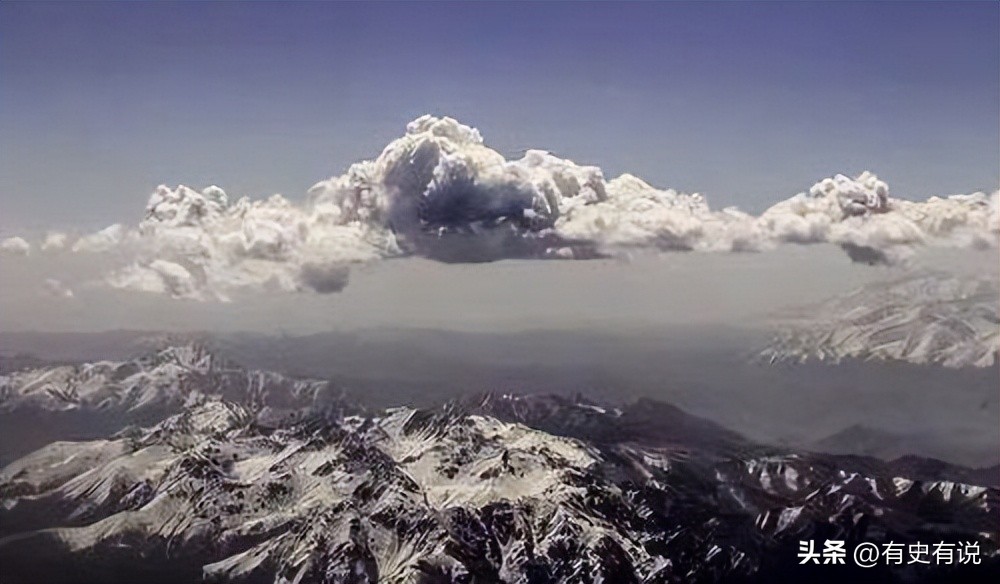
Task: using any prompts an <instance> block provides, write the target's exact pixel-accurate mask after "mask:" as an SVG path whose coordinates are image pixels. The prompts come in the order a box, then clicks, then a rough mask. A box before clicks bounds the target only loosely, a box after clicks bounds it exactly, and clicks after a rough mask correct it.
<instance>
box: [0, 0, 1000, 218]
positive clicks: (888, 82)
mask: <svg viewBox="0 0 1000 584" xmlns="http://www.w3.org/2000/svg"><path fill="white" fill-rule="evenodd" d="M423 113H434V114H439V115H451V116H453V117H456V118H458V119H460V120H462V121H464V122H465V123H468V124H471V125H474V126H476V127H478V128H480V130H481V131H482V132H483V134H484V136H485V137H486V140H487V141H488V143H489V144H490V145H492V146H493V147H495V148H497V149H498V150H500V151H501V152H506V153H510V154H514V153H518V152H519V151H521V150H523V149H525V148H544V149H548V150H551V151H553V152H555V153H556V154H559V155H561V156H564V157H568V158H571V159H574V160H576V161H577V162H580V163H588V164H597V165H599V166H601V167H603V168H604V169H605V173H606V175H608V176H609V177H610V176H614V175H616V174H618V173H621V172H631V173H633V174H636V175H638V176H640V177H643V178H645V179H646V180H648V181H649V182H651V183H653V184H654V185H657V186H661V187H667V186H671V187H675V188H680V189H684V190H688V191H700V192H702V193H705V194H706V195H707V196H708V198H709V201H710V202H711V203H712V204H713V206H719V207H721V206H725V205H731V204H736V205H739V206H740V207H743V208H746V209H750V210H760V209H762V208H764V207H766V206H767V205H768V204H770V203H772V202H775V201H777V200H779V199H782V198H785V197H787V196H790V195H791V194H794V193H795V192H797V191H801V190H805V189H807V188H808V187H809V186H810V185H811V184H812V182H813V181H815V180H817V179H819V178H822V177H823V176H827V175H830V174H832V173H835V172H850V173H856V172H860V171H861V170H864V169H871V170H873V171H875V172H877V173H879V175H880V176H881V177H882V178H884V179H885V180H887V181H888V182H889V185H890V188H891V190H892V192H893V193H894V194H896V195H899V196H906V197H912V198H924V197H927V196H929V195H933V194H950V193H955V192H969V191H973V190H978V189H995V188H997V184H998V182H1000V168H998V167H1000V162H998V160H1000V4H998V3H996V2H980V3H969V4H961V3H916V4H913V3H902V2H882V3H860V2H847V3H839V4H827V3H791V4H789V3H779V2H759V3H740V4H736V3H635V4H624V5H623V4H605V3H573V4H570V3H531V4H528V3H471V4H451V3H426V4H424V3H421V4H416V3H364V4H362V3H337V4H318V3H308V4H289V3H281V4H277V3H263V2H255V3H220V4H206V3H183V4H172V3H165V2H157V3H107V4H101V3H73V4H58V3H44V4H34V3H33V4H28V3H11V2H4V3H3V4H0V229H4V230H23V229H36V228H44V227H48V226H58V227H67V226H70V227H71V226H77V227H80V228H92V227H100V226H103V225H106V224H108V223H111V222H115V221H134V220H135V219H136V218H138V216H139V215H141V212H142V207H143V205H144V203H145V199H146V196H147V194H148V193H149V192H150V191H151V189H152V188H153V187H154V186H155V185H156V184H159V183H168V184H177V183H184V184H188V185H191V186H198V187H200V186H205V185H207V184H211V183H215V184H218V185H219V186H222V187H223V188H225V189H226V190H227V191H228V192H230V194H232V195H250V196H252V197H261V196H266V195H269V194H271V193H275V192H281V193H284V194H286V195H288V196H290V197H293V198H298V197H301V196H302V194H303V193H304V191H305V190H306V189H307V188H308V187H309V186H310V185H311V184H313V183H314V182H316V181H318V180H321V179H323V178H326V177H328V176H331V175H334V174H339V173H340V172H342V171H343V170H344V169H345V168H346V167H347V166H348V165H349V164H350V163H351V162H353V161H356V160H359V159H363V158H370V157H372V156H375V155H377V154H378V152H379V151H380V150H381V148H382V147H383V146H384V145H385V144H386V143H387V142H388V141H390V140H391V139H393V138H394V137H396V136H398V135H400V134H401V133H402V131H403V128H404V126H405V124H406V122H407V121H409V120H410V119H412V118H414V117H416V116H418V115H420V114H423Z"/></svg>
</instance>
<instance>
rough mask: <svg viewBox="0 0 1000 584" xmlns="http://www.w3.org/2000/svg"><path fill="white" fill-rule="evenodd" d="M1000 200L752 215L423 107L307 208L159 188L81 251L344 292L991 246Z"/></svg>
mask: <svg viewBox="0 0 1000 584" xmlns="http://www.w3.org/2000/svg"><path fill="white" fill-rule="evenodd" d="M998 197H1000V193H996V192H995V193H993V194H992V195H987V194H984V193H975V194H972V195H958V196H952V197H947V198H932V199H930V200H927V201H924V202H911V201H906V200H902V199H894V198H891V197H890V196H889V188H888V186H887V185H886V184H885V183H884V182H883V181H881V180H879V179H878V178H877V177H876V176H875V175H873V174H871V173H868V172H865V173H862V174H861V175H860V176H857V177H855V178H850V177H847V176H844V175H837V176H836V177H833V178H828V179H824V180H822V181H820V182H819V183H817V184H816V185H814V186H813V187H812V188H811V189H810V190H809V191H808V192H803V193H800V194H798V195H795V196H794V197H792V198H790V199H787V200H785V201H782V202H780V203H778V204H776V205H774V206H773V207H771V208H770V209H768V210H766V211H765V212H764V213H763V214H761V215H760V216H752V215H749V214H747V213H744V212H742V211H739V210H737V209H735V208H727V209H723V210H713V209H711V208H710V207H709V205H708V203H707V202H706V201H705V199H704V198H703V197H701V196H700V195H698V194H686V193H681V192H677V191H675V190H672V189H666V190H663V189H658V188H654V187H653V186H650V185H649V184H647V183H646V182H644V181H642V180H641V179H639V178H637V177H634V176H631V175H628V174H626V175H622V176H619V177H617V178H614V179H611V180H607V179H605V177H604V175H603V173H602V171H601V169H599V168H597V167H594V166H581V165H578V164H576V163H574V162H572V161H570V160H565V159H561V158H558V157H556V156H553V155H552V154H549V153H547V152H543V151H539V150H529V151H527V152H526V153H525V155H524V156H523V157H522V158H521V159H518V160H506V159H505V158H504V157H503V156H502V155H501V154H499V153H498V152H496V151H495V150H492V149H490V148H489V147H487V146H486V145H485V144H484V141H483V138H482V136H481V135H480V133H479V132H478V131H477V130H475V129H474V128H471V127H468V126H465V125H463V124H460V123H458V122H456V121H455V120H452V119H450V118H436V117H432V116H423V117H421V118H419V119H417V120H415V121H413V122H411V123H410V124H408V126H407V129H406V134H405V135H404V136H403V137H401V138H399V139H397V140H395V141H393V142H392V143H390V144H389V145H388V146H387V147H386V148H385V150H384V151H383V152H382V153H381V154H380V155H379V156H378V157H377V158H375V159H374V160H368V161H363V162H359V163H356V164H354V165H352V166H351V167H350V168H349V169H348V170H347V172H345V173H344V174H343V175H340V176H336V177H333V178H330V179H327V180H324V181H321V182H319V183H317V184H316V185H315V186H313V187H312V188H311V189H310V190H309V193H308V196H307V199H306V201H305V202H304V203H302V204H295V203H292V202H290V201H289V200H287V199H285V198H283V197H281V196H279V195H275V196H272V197H271V198H269V199H265V200H257V201H251V200H249V199H246V198H242V199H239V200H237V201H235V202H233V201H230V200H229V197H228V196H227V194H226V193H225V192H224V191H223V190H222V189H220V188H218V187H215V186H211V187H208V188H206V189H204V190H202V191H196V190H194V189H190V188H188V187H185V186H179V187H177V188H175V189H172V188H169V187H166V186H160V187H158V188H157V189H156V191H155V192H154V193H153V195H152V196H151V197H150V199H149V202H148V204H147V207H146V214H145V217H144V218H143V220H142V221H140V222H139V224H138V225H136V226H134V227H125V226H122V225H112V226H111V227H108V228H106V229H104V230H102V231H99V232H97V233H94V234H91V235H87V236H84V237H82V238H80V239H78V240H77V241H76V242H75V243H74V244H73V245H72V248H71V249H72V250H73V251H76V252H95V253H100V252H108V251H111V250H117V251H121V252H122V254H121V255H122V256H123V258H124V259H123V261H124V262H125V265H124V266H123V267H122V268H121V269H119V270H117V271H115V272H114V273H112V274H110V275H109V276H108V279H107V282H108V283H110V284H111V285H113V286H115V287H119V288H127V289H135V290H143V291H148V292H156V293H164V294H169V295H171V296H175V297H181V298H192V299H202V300H204V299H221V300H225V299H227V298H228V297H229V295H230V294H231V293H232V292H233V291H235V290H238V289H243V288H256V289H273V290H281V291H306V290H308V291H316V292H322V293H327V292H335V291H338V290H340V289H342V288H343V286H345V285H346V283H347V275H348V270H349V267H350V266H351V265H352V264H357V263H363V262H370V261H374V260H378V259H383V258H389V257H396V256H405V255H419V256H424V257H429V258H433V259H437V260H441V261H450V262H470V261H489V260H495V259H502V258H513V257H528V258H551V259H586V258H592V257H607V256H619V255H625V254H631V253H635V252H648V251H653V252H656V251H670V250H692V251H705V252H733V251H764V250H768V249H772V248H774V247H776V246H778V245H781V244H786V243H799V244H805V243H832V244H835V245H839V246H841V247H842V248H843V249H844V250H845V251H846V252H847V253H848V255H849V256H850V257H851V258H852V259H854V260H856V261H862V262H867V263H894V262H899V261H902V260H905V259H906V258H907V257H908V256H909V255H911V254H913V253H914V251H915V250H916V249H918V248H919V247H921V246H930V245H942V246H962V247H984V246H986V247H995V246H996V245H997V240H998V232H1000V226H998V218H997V215H998V212H1000V204H998ZM25 243H26V242H25ZM48 243H49V238H47V239H46V244H48ZM65 243H66V242H65V241H63V243H62V245H65ZM57 247H58V246H56V245H54V244H53V245H43V248H44V249H49V248H52V249H55V248H57Z"/></svg>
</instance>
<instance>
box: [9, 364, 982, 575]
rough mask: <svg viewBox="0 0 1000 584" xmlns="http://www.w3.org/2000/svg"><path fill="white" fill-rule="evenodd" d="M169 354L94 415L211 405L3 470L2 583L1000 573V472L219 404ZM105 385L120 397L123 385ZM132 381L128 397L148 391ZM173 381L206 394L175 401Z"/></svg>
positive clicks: (711, 441)
mask: <svg viewBox="0 0 1000 584" xmlns="http://www.w3.org/2000/svg"><path fill="white" fill-rule="evenodd" d="M157 354H158V355H161V358H151V360H150V361H146V362H145V363H147V365H149V366H150V367H151V368H146V369H143V371H147V372H148V371H157V370H158V371H159V372H160V373H159V374H157V375H147V376H146V377H143V378H142V379H143V381H138V380H137V383H138V387H133V388H132V389H131V390H130V391H126V392H124V393H121V392H120V391H117V390H121V386H120V385H115V386H114V387H115V388H117V390H116V391H111V390H106V391H105V392H104V393H102V392H101V391H96V390H95V391H92V392H86V393H80V394H79V395H104V394H107V393H108V392H110V394H112V395H119V396H122V398H121V399H119V400H118V401H114V402H112V403H113V404H114V407H125V406H124V404H130V405H129V406H128V407H131V405H134V404H136V403H145V402H138V401H132V400H130V399H129V398H128V397H127V396H130V395H134V394H136V393H135V392H138V393H137V394H138V395H151V394H154V395H167V394H169V395H174V394H173V393H172V392H167V394H163V393H162V392H159V393H158V392H157V391H153V390H152V388H153V387H156V388H160V389H162V388H165V387H170V388H173V389H178V388H181V387H183V388H186V390H187V393H186V395H196V396H197V399H187V398H185V399H184V400H183V401H181V404H180V406H179V407H178V410H177V412H176V413H173V414H171V415H169V416H167V417H165V418H164V419H162V420H161V421H158V422H156V423H152V424H149V425H147V426H145V427H142V428H140V427H136V426H132V427H129V428H127V429H125V430H124V431H121V432H119V433H117V434H114V435H111V436H106V437H102V438H101V439H96V440H85V441H73V442H66V441H63V442H54V443H52V444H49V445H48V446H45V447H43V448H41V449H39V450H37V451H35V452H32V453H30V454H28V455H27V456H24V457H22V458H20V459H18V460H16V461H14V462H12V463H10V464H9V465H7V466H6V467H5V468H4V469H3V470H2V471H0V499H2V505H0V565H2V566H3V570H2V572H3V582H5V583H6V582H67V583H68V582H74V583H76V582H88V583H92V582H104V583H112V582H138V581H142V582H172V583H177V582H195V581H210V582H268V583H270V582H280V583H284V582H330V583H332V582H420V583H431V582H468V583H480V582H519V583H542V582H581V583H591V582H593V583H597V582H605V583H606V582H650V583H652V582H777V581H805V580H811V581H843V580H854V581H877V582H915V581H917V582H919V581H940V582H951V581H971V580H974V579H977V578H978V579H981V580H983V581H986V580H987V579H990V580H993V579H994V578H995V577H996V576H997V575H1000V554H998V548H997V542H998V539H1000V533H998V530H1000V489H998V485H997V484H996V481H995V479H996V473H995V471H994V472H991V471H989V470H986V471H982V470H974V469H967V468H963V467H959V466H954V465H950V464H947V463H944V462H940V461H934V460H931V459H920V458H915V457H907V458H903V459H898V460H894V461H883V460H879V459H875V458H867V457H859V456H843V455H830V454H821V453H815V452H807V451H794V450H789V449H782V448H777V447H772V446H768V445H763V444H757V443H754V442H752V441H749V440H747V439H745V438H743V437H741V436H740V435H739V434H736V433H734V432H731V431H729V430H727V429H725V428H723V427H721V426H719V425H717V424H715V423H713V422H710V421H707V420H703V419H700V418H697V417H694V416H691V415H689V414H687V413H685V412H684V411H682V410H680V409H678V408H676V407H673V406H671V405H669V404H664V403H659V402H655V401H652V400H640V401H638V402H635V403H632V404H627V405H619V406H611V405H607V404H600V403H595V402H592V401H588V400H585V399H582V398H579V397H566V396H552V395H534V396H531V395H529V396H514V395H503V394H482V395H478V396H474V397H466V398H463V399H460V400H453V401H449V402H447V403H445V404H443V405H441V406H437V407H426V408H413V407H398V408H389V409H386V410H382V411H377V412H365V411H362V410H359V409H356V408H352V407H350V405H349V404H344V403H343V402H342V401H340V400H339V399H338V398H336V397H332V396H329V398H328V399H324V400H319V401H317V400H313V399H309V400H302V401H300V400H298V399H296V400H292V401H291V402H282V401H281V400H279V399H278V398H277V397H273V398H271V399H267V398H266V396H265V397H264V398H260V396H259V392H255V391H242V390H241V391H235V392H229V391H221V390H220V387H228V386H225V384H224V383H222V382H221V381H220V380H225V379H227V377H226V375H222V376H221V377H219V376H217V375H216V373H219V374H221V372H223V371H230V369H228V368H226V367H221V365H220V367H219V368H218V369H216V368H214V366H210V367H209V366H206V365H205V363H206V360H207V361H208V362H212V359H213V357H212V356H211V354H210V353H207V352H199V350H196V349H195V348H192V347H181V348H175V351H173V352H170V353H167V355H173V356H177V355H186V356H189V357H192V359H189V360H187V361H184V362H185V363H188V364H200V365H196V366H192V367H180V368H171V367H170V365H171V364H176V362H175V361H172V360H171V359H173V358H174V357H169V358H166V360H165V361H164V360H162V357H163V354H162V353H157ZM196 355H200V357H197V358H194V357H193V356H196ZM108 367H109V371H111V373H110V375H109V377H107V379H109V380H114V379H115V374H114V371H118V370H119V368H120V367H121V365H117V366H114V367H111V366H108ZM206 367H207V369H206ZM128 371H129V372H130V374H129V375H126V376H125V378H126V379H128V378H131V377H132V376H133V375H136V372H133V371H132V369H131V368H129V369H128ZM167 371H174V372H176V373H177V374H178V376H179V377H184V376H188V377H185V379H187V381H186V382H185V383H177V384H175V385H170V384H168V383H166V382H165V379H167V378H169V374H168V373H167ZM191 371H201V372H202V373H200V374H199V375H204V376H203V377H198V376H191V375H192V373H191ZM206 371H209V372H214V373H211V374H208V373H205V372H206ZM88 379H90V378H88ZM241 379H243V378H241ZM106 383H112V384H114V383H118V382H115V381H106ZM220 383H222V385H219V384H220ZM302 383H306V382H302ZM236 386H237V387H241V388H244V389H245V386H244V385H243V384H242V382H241V383H240V384H236ZM255 387H256V386H255ZM268 387H272V388H278V387H281V388H283V389H282V391H285V390H291V389H294V388H296V387H299V388H301V387H305V386H300V385H296V384H292V385H291V386H281V385H279V386H268ZM309 387H312V386H309ZM144 389H146V390H149V391H143V390H144ZM273 391H278V390H277V389H273ZM150 392H151V393H150ZM182 393H184V392H182ZM265 393H268V394H269V392H265ZM293 393H294V392H293ZM307 393H308V392H307ZM59 395H62V394H59ZM310 395H311V394H310ZM22 399H27V398H22ZM52 400H55V401H54V402H53V401H52ZM15 402H17V400H16V399H15V400H14V401H12V402H9V403H15ZM18 403H31V404H34V405H33V407H35V406H37V405H38V404H51V403H58V404H63V403H64V402H63V401H61V400H60V399H58V398H57V397H56V396H52V397H47V398H45V399H41V400H37V399H35V400H29V401H28V402H18ZM72 403H81V404H89V403H91V402H88V401H87V400H86V399H83V398H81V399H80V400H78V401H76V402H72ZM271 404H274V406H273V407H272V405H271ZM77 407H80V406H77ZM825 539H842V540H845V541H846V542H847V549H848V550H850V549H853V546H854V544H856V543H858V542H863V541H870V542H877V543H888V542H896V543H904V544H906V543H911V542H914V543H915V542H924V543H936V542H938V541H946V542H953V543H962V542H975V543H977V544H978V545H979V549H980V551H981V556H982V562H983V563H982V564H980V565H975V566H972V565H961V566H953V567H936V566H919V567H914V566H907V565H902V566H886V565H884V564H883V565H880V566H879V567H876V568H871V569H867V570H865V569H860V568H857V567H854V566H851V565H850V564H851V562H850V558H848V565H844V566H800V565H798V558H797V549H798V543H799V541H801V540H817V541H818V542H819V544H818V545H821V544H822V541H823V540H825Z"/></svg>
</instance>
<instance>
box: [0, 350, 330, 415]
mask: <svg viewBox="0 0 1000 584" xmlns="http://www.w3.org/2000/svg"><path fill="white" fill-rule="evenodd" d="M328 391H329V387H328V384H327V383H326V382H324V381H318V380H302V379H292V378H289V377H286V376H284V375H281V374H278V373H274V372H270V371H254V370H247V369H244V368H242V367H240V366H238V365H236V364H234V363H231V362H229V361H228V360H226V359H223V358H221V357H218V356H216V355H214V354H213V353H212V352H211V351H209V350H208V349H207V348H205V347H203V346H201V345H199V344H196V343H188V344H180V345H173V346H168V347H165V348H162V349H160V350H158V351H154V352H152V353H148V354H145V355H142V356H140V357H137V358H135V359H131V360H127V361H99V362H95V363H84V364H77V365H57V366H49V367H45V366H35V367H30V368H26V369H22V370H17V371H11V372H9V373H6V374H3V375H0V411H16V410H24V409H41V410H46V411H72V410H77V411H88V410H94V411H97V410H115V411H122V412H136V411H140V410H144V409H151V408H154V407H159V406H164V405H174V406H180V405H183V404H193V403H196V402H198V401H200V400H203V399H205V398H206V397H209V396H219V397H224V398H226V399H228V400H231V401H235V402H240V403H248V404H250V403H253V404H257V405H258V406H264V405H267V406H271V407H285V408H287V407H303V406H307V405H311V404H313V403H315V402H316V400H317V399H320V398H321V397H322V396H323V395H325V394H326V393H327V392H328Z"/></svg>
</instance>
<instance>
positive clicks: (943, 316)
mask: <svg viewBox="0 0 1000 584" xmlns="http://www.w3.org/2000/svg"><path fill="white" fill-rule="evenodd" d="M998 351H1000V287H998V282H997V280H996V278H995V277H992V278H991V277H981V278H959V277H953V276H947V275H944V274H937V273H932V274H919V275H910V276H906V277H903V278H899V279H896V280H892V281H890V282H884V283H883V282H880V283H876V284H872V285H868V286H865V287H863V288H860V289H858V290H855V291H854V292H852V293H850V294H847V295H844V296H841V297H838V298H834V299H832V300H829V301H828V302H826V303H823V304H820V305H818V306H811V307H807V308H804V309H802V310H801V313H800V314H797V315H795V316H794V317H793V318H791V319H788V321H787V322H786V323H785V324H784V326H783V327H782V328H781V330H780V331H779V332H778V333H777V334H776V335H775V338H774V340H773V342H772V344H771V345H770V346H769V347H768V348H767V349H765V350H764V352H763V356H764V357H765V358H766V359H769V360H771V361H775V360H786V359H794V360H805V359H819V360H829V361H834V362H836V361H839V360H841V359H844V358H859V359H895V360H901V361H908V362H911V363H939V364H941V365H944V366H946V367H965V366H976V367H989V366H991V365H993V363H994V362H996V360H997V354H998Z"/></svg>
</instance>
